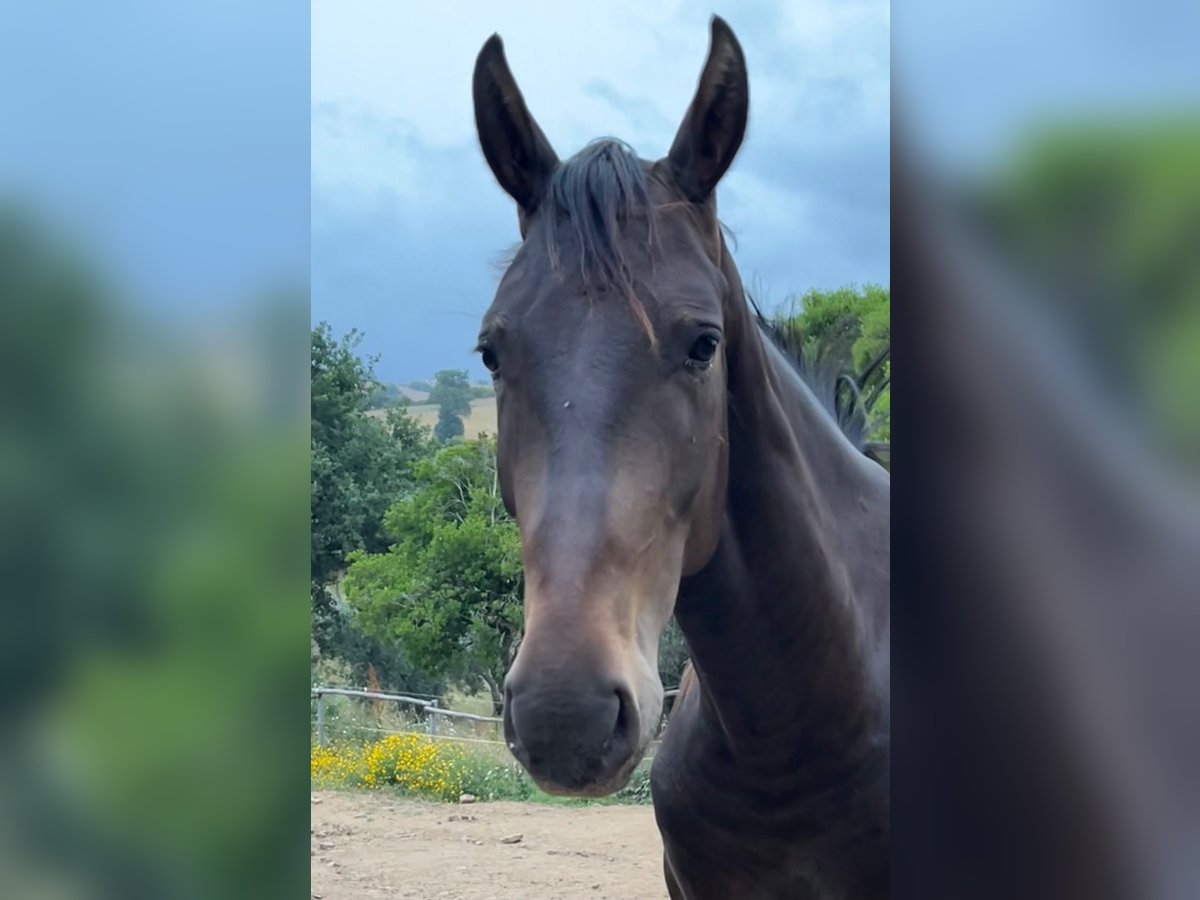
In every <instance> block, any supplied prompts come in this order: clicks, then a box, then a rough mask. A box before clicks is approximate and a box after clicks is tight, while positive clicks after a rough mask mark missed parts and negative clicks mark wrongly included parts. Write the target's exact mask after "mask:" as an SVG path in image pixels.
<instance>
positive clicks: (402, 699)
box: [312, 685, 679, 747]
mask: <svg viewBox="0 0 1200 900" xmlns="http://www.w3.org/2000/svg"><path fill="white" fill-rule="evenodd" d="M663 693H664V696H665V697H674V696H676V695H678V693H679V689H678V688H672V689H671V690H669V691H664V692H663ZM331 695H332V696H337V697H357V698H359V699H361V700H380V701H384V702H388V703H397V704H401V705H407V706H412V707H415V708H417V709H420V710H423V711H424V712H425V715H426V716H427V717H428V723H427V730H428V732H429V735H430V737H439V736H440V735H438V724H437V723H438V718H439V717H441V716H444V717H446V718H447V719H450V720H454V719H460V720H464V721H469V722H487V723H491V724H494V725H500V724H502V723H503V721H504V720H503V719H501V718H499V717H497V716H480V715H477V714H475V713H468V712H460V711H458V710H456V709H445V708H443V707H441V706H439V705H438V701H437V699H436V698H434V699H428V700H427V699H425V698H423V697H414V696H411V695H409V694H388V693H383V692H381V691H365V690H360V689H358V688H339V687H325V686H324V685H320V686H317V687H314V688H313V689H312V698H313V699H314V700H316V704H317V743H318V744H319V745H320V746H322V747H324V746H325V745H326V743H327V739H326V734H325V697H327V696H331ZM369 730H371V731H377V730H380V729H369ZM388 733H390V732H388ZM446 737H450V736H448V735H447V736H446ZM456 739H457V740H463V741H470V742H472V743H503V742H500V741H496V742H492V741H477V740H472V739H470V738H456ZM655 743H656V744H657V741H656V742H655Z"/></svg>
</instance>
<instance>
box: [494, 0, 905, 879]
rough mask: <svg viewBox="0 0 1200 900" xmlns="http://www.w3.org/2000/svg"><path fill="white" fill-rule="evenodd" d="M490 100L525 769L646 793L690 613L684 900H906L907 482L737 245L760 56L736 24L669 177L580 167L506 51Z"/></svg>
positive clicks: (509, 726)
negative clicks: (899, 698)
mask: <svg viewBox="0 0 1200 900" xmlns="http://www.w3.org/2000/svg"><path fill="white" fill-rule="evenodd" d="M474 99H475V114H476V122H477V125H478V129H479V137H480V142H481V144H482V146H483V151H484V155H485V156H486V157H487V160H488V163H489V164H490V166H491V168H492V171H493V172H494V173H495V175H496V177H497V179H498V180H499V182H500V184H501V186H502V187H503V188H504V190H505V191H507V192H508V193H509V195H511V196H512V198H513V199H514V200H515V201H516V203H517V207H518V217H519V223H520V230H521V236H522V239H523V243H522V245H521V247H520V248H519V250H518V251H517V252H516V254H515V256H514V258H513V260H512V263H511V265H510V266H509V268H508V269H507V271H506V272H505V274H504V276H503V278H502V280H501V283H500V286H499V288H498V290H497V293H496V297H495V300H494V302H493V304H492V306H491V308H490V309H489V310H488V312H487V314H486V316H485V318H484V321H483V325H482V329H481V332H480V341H479V349H480V352H481V353H482V355H483V360H484V363H485V364H486V365H487V367H488V368H489V369H490V370H491V371H492V372H493V373H494V376H495V379H496V397H497V405H498V409H499V451H498V452H499V473H500V482H501V488H502V491H503V496H504V500H505V503H506V505H507V506H508V508H509V510H510V511H511V512H512V514H513V515H514V516H515V518H516V520H517V522H518V524H519V525H520V531H521V540H522V550H523V556H524V562H525V572H526V575H525V577H526V596H525V637H524V642H523V643H522V646H521V649H520V653H519V654H518V657H517V660H516V662H515V663H514V665H513V667H512V670H511V672H510V673H509V675H508V679H507V682H506V685H505V701H506V702H505V707H504V723H505V733H506V736H507V740H508V742H509V746H510V747H511V748H512V751H513V753H514V754H515V755H516V757H517V758H518V759H519V760H520V761H521V763H522V765H524V766H525V768H526V769H527V770H528V771H529V772H530V774H531V775H532V776H533V778H534V779H535V780H536V781H537V783H538V784H539V785H541V786H542V787H543V788H545V789H546V790H548V791H551V792H554V793H562V794H575V795H587V796H596V795H601V794H606V793H610V792H612V791H614V790H617V789H619V788H620V787H622V786H623V785H624V784H625V783H626V782H627V781H628V779H629V777H630V774H631V773H632V771H633V769H634V767H635V766H636V765H637V764H638V761H639V760H640V759H641V758H642V755H643V752H644V751H645V749H646V747H647V745H648V744H649V742H650V739H651V738H652V737H653V735H654V732H655V729H656V726H657V723H658V720H659V716H660V712H661V709H662V697H663V689H662V685H661V684H660V683H659V679H658V675H657V648H658V641H659V637H660V635H661V632H662V629H663V626H664V624H665V623H666V622H667V620H668V619H669V618H670V616H671V615H672V614H674V615H675V617H676V619H677V621H678V622H679V624H680V627H681V628H682V630H683V633H684V635H685V637H686V638H687V642H688V646H689V649H690V652H691V656H692V660H693V663H694V667H695V672H696V682H695V685H694V687H693V689H691V690H688V691H686V692H684V695H683V696H681V697H680V699H679V702H678V704H677V705H676V707H675V710H674V713H673V716H672V720H671V723H670V725H669V727H668V729H667V733H666V736H665V739H664V741H663V745H662V747H661V749H660V751H659V754H658V756H657V758H656V759H655V762H654V767H653V771H652V776H651V778H652V789H653V795H654V807H655V814H656V817H657V819H658V823H659V827H660V830H661V831H662V835H663V843H664V847H665V855H666V875H667V883H668V887H669V891H670V893H671V896H672V897H675V898H680V897H685V898H689V900H699V898H722V900H727V898H733V897H764V898H765V897H772V898H782V897H786V898H801V897H814V898H816V897H880V896H885V895H886V892H887V879H888V727H889V713H888V709H889V699H888V697H889V688H888V650H887V648H888V632H889V618H888V590H889V490H890V486H889V479H888V476H887V474H886V472H884V470H883V469H881V468H880V467H879V466H878V465H877V464H875V463H874V462H871V461H870V460H868V459H866V458H865V457H864V456H863V455H862V454H861V453H860V452H859V451H858V449H857V448H856V447H855V446H854V445H853V444H852V443H851V442H850V441H849V440H847V439H846V437H845V436H844V435H843V434H842V432H841V431H840V430H839V429H838V427H837V424H836V423H835V421H834V420H833V418H832V417H831V416H830V415H829V414H828V412H827V410H826V409H825V408H824V407H823V406H822V405H821V403H820V402H818V400H817V398H816V396H815V395H814V393H813V392H812V391H811V390H810V389H809V387H808V386H807V385H806V384H805V382H804V381H803V380H802V379H801V378H800V377H798V375H797V374H796V371H795V370H794V368H793V367H792V366H791V364H790V363H789V361H788V360H787V358H786V357H785V356H784V354H783V353H781V352H780V351H779V350H778V349H776V347H775V346H774V345H773V344H772V342H771V341H770V340H769V339H768V338H767V336H766V335H765V334H764V332H763V330H762V329H761V328H760V326H759V323H758V321H757V319H756V317H755V315H754V311H753V309H752V307H751V304H750V303H749V302H748V301H747V298H746V296H745V294H744V292H743V289H742V284H741V279H740V278H739V276H738V271H737V268H736V267H735V266H734V263H733V260H732V258H731V257H730V255H729V252H728V249H727V248H726V245H725V241H724V239H723V236H722V232H721V228H720V225H719V223H718V220H717V214H716V203H715V199H714V191H715V189H716V187H717V183H718V182H719V181H720V179H721V177H722V176H723V175H724V173H725V171H726V170H727V169H728V167H729V165H730V164H731V163H732V162H733V158H734V156H735V154H736V153H737V150H738V147H739V145H740V144H741V141H742V136H743V134H744V131H745V126H746V118H747V111H748V105H749V88H748V79H747V73H746V64H745V59H744V57H743V54H742V50H741V48H740V46H739V45H738V42H737V40H736V39H735V37H734V35H733V33H732V31H731V30H730V29H729V27H728V26H727V25H726V24H725V23H724V22H723V21H722V20H720V19H718V18H714V19H713V22H712V43H711V47H710V51H709V56H708V60H707V62H706V64H705V67H704V71H703V73H702V75H701V77H700V82H699V86H698V89H697V92H696V95H695V98H694V100H693V101H692V104H691V106H690V108H689V109H688V111H687V113H686V115H685V116H684V119H683V123H682V125H681V127H680V129H679V132H678V134H677V136H676V138H675V140H674V143H673V144H672V146H671V149H670V152H669V153H668V154H667V156H666V157H665V158H663V159H661V160H658V161H657V162H648V161H645V160H642V159H639V158H638V157H637V156H636V155H635V154H633V152H632V151H631V150H629V148H627V147H626V146H624V145H623V144H621V143H619V142H617V141H612V140H604V141H599V142H595V143H593V144H591V145H589V146H588V147H586V148H585V149H584V150H583V151H581V152H580V153H579V154H577V155H576V156H574V157H573V158H571V159H569V160H567V161H565V162H560V161H559V159H558V157H557V156H556V155H555V153H554V151H553V149H552V148H551V146H550V144H549V142H548V141H547V139H546V136H545V135H544V134H543V133H542V131H541V129H540V128H539V127H538V126H537V124H536V122H535V121H534V119H533V117H532V116H531V115H530V113H529V111H528V109H527V108H526V105H525V102H524V100H523V98H522V96H521V93H520V91H519V90H518V89H517V85H516V82H515V81H514V79H513V76H512V74H511V72H510V70H509V68H508V65H507V63H506V61H505V57H504V52H503V47H502V44H501V42H500V39H499V37H495V36H494V37H492V38H491V39H490V40H489V41H488V42H487V43H486V44H485V45H484V47H483V50H482V51H481V52H480V54H479V58H478V60H477V63H476V68H475V75H474Z"/></svg>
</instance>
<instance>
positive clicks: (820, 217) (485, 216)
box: [312, 0, 890, 381]
mask: <svg viewBox="0 0 1200 900" xmlns="http://www.w3.org/2000/svg"><path fill="white" fill-rule="evenodd" d="M498 7H500V5H499V4H495V3H488V2H458V3H455V4H415V3H414V4H407V3H406V4H398V3H395V2H392V0H353V2H348V0H338V2H332V0H319V2H316V3H315V4H314V5H313V8H312V318H313V320H314V321H320V320H325V321H328V322H329V323H330V324H331V325H332V326H333V328H334V330H335V331H337V332H344V331H347V330H349V329H350V328H359V329H360V330H362V331H364V332H365V333H366V339H365V340H364V343H363V346H362V349H363V350H364V351H365V352H367V353H378V354H380V356H381V360H380V362H379V364H378V366H377V373H378V374H379V376H380V377H381V378H383V379H384V380H395V381H408V380H411V379H414V378H419V377H424V376H428V375H429V374H431V373H432V372H433V371H435V370H437V369H441V368H469V369H470V370H471V371H472V373H473V374H475V375H478V376H482V375H483V369H482V368H481V367H480V366H479V365H478V363H477V362H476V361H475V360H474V358H473V356H472V354H471V352H470V351H471V347H472V346H473V344H474V340H475V335H476V331H477V328H478V323H479V319H480V317H481V316H482V314H483V312H484V310H485V309H486V308H487V306H488V304H489V302H490V301H491V297H492V294H493V291H494V289H495V284H496V280H497V277H498V270H497V268H496V261H497V259H498V258H499V257H500V256H501V255H502V254H503V252H504V251H505V250H507V249H508V248H509V247H510V246H511V245H512V244H513V243H514V242H515V241H516V240H517V238H518V234H517V225H516V214H515V211H514V208H513V204H512V201H511V200H510V199H509V198H508V197H507V196H506V195H505V194H504V193H503V192H502V191H501V190H500V188H499V187H498V186H497V185H496V183H495V181H494V179H493V177H492V175H491V172H490V171H489V170H488V168H487V166H486V164H485V162H484V160H483V156H482V153H481V152H480V150H479V148H478V142H477V140H476V136H475V130H474V117H473V112H472V107H471V91H470V79H471V70H472V66H473V64H474V59H475V55H476V53H477V52H478V51H479V48H480V46H481V45H482V44H483V42H484V41H485V40H486V39H487V37H488V36H489V35H491V34H492V33H493V32H499V33H500V35H501V37H503V39H504V42H505V48H506V51H507V54H508V59H509V64H510V65H511V66H512V69H513V72H514V74H515V75H516V78H517V81H518V83H519V84H520V86H521V88H522V91H523V92H524V94H525V97H526V100H527V101H528V103H529V105H530V108H531V110H532V111H533V114H534V115H535V117H536V118H537V119H538V121H539V123H540V124H541V126H542V128H543V129H544V130H545V131H546V133H547V136H548V137H549V138H550V140H551V142H552V143H553V144H554V146H555V149H556V150H557V152H558V154H559V156H560V157H563V158H565V157H567V156H569V155H570V154H572V153H574V152H575V151H576V150H578V149H579V148H581V147H582V146H583V145H584V144H585V143H587V142H588V141H589V140H591V139H593V138H595V137H600V136H604V135H612V136H615V137H619V138H621V139H623V140H626V141H628V142H629V143H630V144H632V145H633V147H634V148H635V149H636V150H638V152H639V153H640V154H641V155H642V156H644V157H646V158H658V157H660V156H662V155H663V154H664V153H665V152H666V150H667V148H668V147H669V145H670V142H671V139H672V137H673V136H674V133H675V129H676V127H677V125H678V123H679V120H680V118H681V117H682V114H683V111H684V110H685V109H686V107H687V104H688V102H689V101H690V99H691V96H692V92H693V90H694V88H695V84H696V79H697V77H698V76H699V73H700V68H701V66H702V64H703V62H704V57H705V53H706V51H707V46H708V18H709V15H710V14H711V12H712V11H713V10H712V7H711V4H701V3H694V2H673V3H672V2H667V3H655V4H649V3H645V2H629V0H620V2H612V3H605V4H563V3H551V2H546V3H532V2H531V3H522V4H515V3H512V4H504V5H503V8H498ZM723 14H724V15H725V17H726V18H727V20H728V21H729V23H730V24H731V25H732V26H733V28H734V30H735V32H736V33H737V35H738V37H739V39H740V40H741V42H742V46H743V48H744V50H745V52H746V56H747V60H748V64H749V67H750V92H751V112H750V125H749V128H748V131H747V136H746V141H745V143H744V144H743V147H742V152H741V154H740V155H739V157H738V159H737V161H736V162H735V164H734V167H733V169H732V170H731V171H730V173H729V175H728V176H727V177H726V179H725V180H724V182H723V183H722V185H721V188H720V190H719V192H718V205H719V212H720V215H721V217H722V218H723V220H724V221H725V222H726V224H727V225H729V226H730V227H731V228H732V229H733V231H734V233H735V235H736V238H737V243H736V249H735V256H736V259H737V261H738V264H739V266H740V268H741V271H742V275H743V278H744V279H745V280H746V281H747V283H748V284H750V285H752V286H753V285H756V284H757V285H758V286H759V287H760V288H761V289H762V292H763V293H764V294H765V296H766V297H767V298H768V299H770V300H774V301H779V300H782V299H783V298H784V296H785V295H787V294H789V293H793V292H802V291H804V290H806V289H808V288H813V287H816V288H836V287H839V286H841V285H844V284H850V283H857V284H864V283H868V282H874V283H883V284H886V283H887V282H888V266H889V257H888V242H889V235H888V224H889V223H888V204H889V201H888V187H889V182H888V159H889V154H888V139H889V121H888V116H889V89H890V85H889V18H890V13H889V6H888V3H887V2H886V0H882V2H880V0H869V2H848V3H847V2H834V0H819V2H812V0H803V2H794V0H775V2H739V3H738V4H736V5H732V6H731V7H730V10H729V11H727V12H724V13H723Z"/></svg>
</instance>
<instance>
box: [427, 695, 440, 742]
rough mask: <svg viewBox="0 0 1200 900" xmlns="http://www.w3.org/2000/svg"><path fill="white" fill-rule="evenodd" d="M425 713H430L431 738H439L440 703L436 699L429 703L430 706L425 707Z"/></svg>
mask: <svg viewBox="0 0 1200 900" xmlns="http://www.w3.org/2000/svg"><path fill="white" fill-rule="evenodd" d="M425 711H426V712H427V713H429V736H430V737H437V711H438V702H437V698H436V697H435V698H434V699H433V700H430V701H429V705H428V706H427V707H425Z"/></svg>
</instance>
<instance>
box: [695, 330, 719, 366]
mask: <svg viewBox="0 0 1200 900" xmlns="http://www.w3.org/2000/svg"><path fill="white" fill-rule="evenodd" d="M719 343H720V338H718V337H717V336H716V335H715V334H702V335H700V337H698V338H696V342H695V343H694V344H692V349H691V350H690V351H689V352H688V360H687V361H688V365H690V366H692V367H693V368H707V367H708V366H709V365H710V364H711V363H712V360H713V356H715V355H716V353H717V345H718V344H719Z"/></svg>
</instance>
